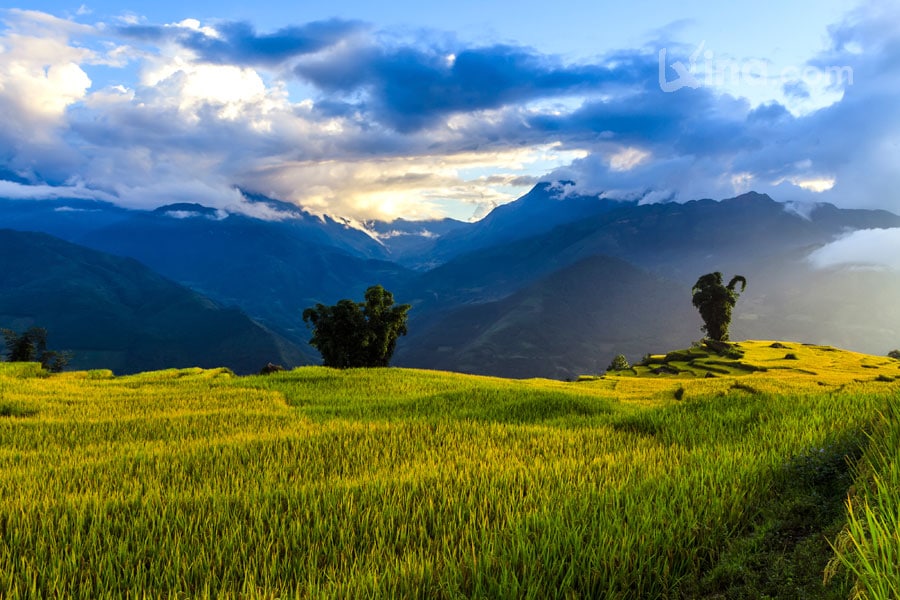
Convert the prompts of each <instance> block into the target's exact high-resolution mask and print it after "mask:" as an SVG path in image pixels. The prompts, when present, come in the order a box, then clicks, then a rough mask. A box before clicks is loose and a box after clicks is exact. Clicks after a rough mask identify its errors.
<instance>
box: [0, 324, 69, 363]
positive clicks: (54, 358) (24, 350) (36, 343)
mask: <svg viewBox="0 0 900 600" xmlns="http://www.w3.org/2000/svg"><path fill="white" fill-rule="evenodd" d="M0 332H2V333H3V338H4V341H5V344H6V360H7V361H8V362H39V363H41V367H43V368H44V369H47V370H48V371H51V372H53V373H59V372H60V371H62V370H63V369H64V368H65V367H66V365H67V364H69V361H70V360H71V358H72V355H71V354H70V353H69V352H56V351H53V350H47V330H46V329H44V328H43V327H32V328H30V329H28V330H27V331H25V333H22V334H21V335H20V334H17V333H16V332H15V331H13V330H12V329H3V330H0Z"/></svg>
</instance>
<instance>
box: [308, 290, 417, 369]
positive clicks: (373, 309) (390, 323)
mask: <svg viewBox="0 0 900 600" xmlns="http://www.w3.org/2000/svg"><path fill="white" fill-rule="evenodd" d="M365 300H366V301H365V302H364V303H357V302H354V301H352V300H341V301H340V302H338V303H337V304H335V305H334V306H326V305H324V304H316V306H315V307H313V308H307V309H306V310H304V311H303V321H304V322H305V323H306V324H307V325H308V326H311V327H312V329H313V336H312V339H310V340H309V343H310V345H311V346H313V347H314V348H316V349H317V350H318V351H319V353H320V354H321V355H322V362H323V364H324V365H325V366H326V367H336V368H338V369H346V368H350V367H386V366H388V363H389V362H390V360H391V357H392V356H393V355H394V349H395V348H396V347H397V338H398V337H400V336H401V335H406V333H407V328H406V321H407V313H408V312H409V309H410V308H411V306H410V305H409V304H397V305H395V304H394V295H393V294H391V293H390V292H389V291H387V290H386V289H384V288H383V287H381V286H380V285H374V286H372V287H370V288H369V289H367V290H366V294H365Z"/></svg>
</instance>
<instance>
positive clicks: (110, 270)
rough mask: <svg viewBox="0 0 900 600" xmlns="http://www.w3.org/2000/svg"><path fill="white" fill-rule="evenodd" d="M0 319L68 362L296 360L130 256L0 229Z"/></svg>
mask: <svg viewBox="0 0 900 600" xmlns="http://www.w3.org/2000/svg"><path fill="white" fill-rule="evenodd" d="M0 272H2V273H3V274H4V276H3V277H2V278H0V324H2V326H3V327H9V328H13V329H16V330H18V331H22V330H24V329H25V328H27V327H30V326H34V325H37V326H41V327H45V328H47V330H48V331H49V334H50V335H49V343H50V346H51V347H52V348H55V349H68V350H72V351H73V352H74V353H75V357H74V360H73V361H72V366H73V367H75V368H111V369H113V370H114V371H116V372H117V373H125V372H134V371H141V370H146V369H159V368H167V367H189V366H201V367H216V366H227V367H231V368H232V369H234V370H235V371H238V372H252V371H256V370H258V369H259V368H260V367H261V366H262V365H264V364H266V362H268V361H274V362H282V363H285V364H297V363H298V362H300V361H301V360H302V357H301V355H300V353H299V352H298V350H297V348H296V347H294V346H293V345H291V344H290V343H288V342H286V341H285V340H283V339H281V338H279V337H278V336H277V335H275V334H273V333H272V332H270V331H268V330H266V329H265V328H263V327H262V326H260V325H259V324H257V323H255V322H253V321H252V320H250V319H249V318H248V317H247V316H246V315H244V314H243V313H242V312H240V311H239V310H237V309H223V308H221V307H219V306H218V305H216V304H214V303H213V302H211V301H210V300H208V299H206V298H204V297H202V296H200V295H199V294H197V293H195V292H193V291H191V290H188V289H186V288H184V287H182V286H180V285H178V284H176V283H174V282H172V281H169V280H167V279H165V278H163V277H161V276H160V275H158V274H156V273H154V272H153V271H151V270H150V269H148V268H146V267H144V266H143V265H141V264H139V263H138V262H136V261H134V260H130V259H124V258H120V257H116V256H111V255H109V254H104V253H101V252H97V251H94V250H90V249H88V248H84V247H80V246H77V245H74V244H70V243H68V242H65V241H62V240H59V239H57V238H53V237H51V236H48V235H44V234H40V233H24V232H17V231H11V230H0Z"/></svg>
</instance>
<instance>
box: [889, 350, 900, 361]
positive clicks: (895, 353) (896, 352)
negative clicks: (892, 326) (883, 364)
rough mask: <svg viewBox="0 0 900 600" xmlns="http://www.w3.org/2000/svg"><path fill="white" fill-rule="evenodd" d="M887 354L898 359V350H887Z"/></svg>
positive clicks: (899, 353)
mask: <svg viewBox="0 0 900 600" xmlns="http://www.w3.org/2000/svg"><path fill="white" fill-rule="evenodd" d="M888 356H890V357H891V358H896V359H897V360H900V350H891V351H890V352H888Z"/></svg>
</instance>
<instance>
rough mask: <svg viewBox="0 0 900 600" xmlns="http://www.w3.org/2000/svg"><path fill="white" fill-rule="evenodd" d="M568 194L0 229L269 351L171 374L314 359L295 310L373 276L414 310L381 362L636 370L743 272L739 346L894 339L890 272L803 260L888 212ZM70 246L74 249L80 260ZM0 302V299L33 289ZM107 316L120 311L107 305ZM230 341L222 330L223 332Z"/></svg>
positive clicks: (32, 205) (165, 212) (515, 370)
mask: <svg viewBox="0 0 900 600" xmlns="http://www.w3.org/2000/svg"><path fill="white" fill-rule="evenodd" d="M574 189H575V186H573V185H572V183H571V182H555V183H542V184H538V185H537V186H535V188H534V189H532V190H531V191H530V192H529V193H528V194H526V195H524V196H523V197H522V198H520V199H519V200H517V201H515V202H512V203H510V204H507V205H503V206H500V207H498V208H496V209H495V210H494V211H493V212H491V213H490V214H489V215H488V216H487V217H485V218H484V219H482V220H481V221H478V222H475V223H464V222H460V221H454V220H451V219H445V220H442V221H418V222H415V221H402V220H398V221H394V222H392V223H384V222H371V223H365V224H363V226H362V227H359V226H356V225H355V224H352V223H349V222H343V221H341V220H336V219H331V218H327V217H321V218H320V217H318V216H314V215H311V214H309V213H307V212H306V211H304V210H302V209H299V208H297V207H296V206H294V205H292V204H288V203H284V202H279V201H277V200H273V199H270V198H266V197H264V196H260V195H253V194H246V193H245V194H244V199H245V205H244V206H243V207H242V209H241V210H235V211H231V210H221V209H213V208H209V207H205V206H202V205H199V204H192V203H177V204H168V205H164V206H161V207H160V208H157V209H155V210H153V211H138V210H128V209H124V208H121V207H117V206H115V205H112V204H107V203H103V202H96V201H85V200H75V199H52V200H39V201H33V200H2V199H0V227H5V228H9V229H15V230H20V231H39V232H43V233H45V234H50V235H52V236H56V237H58V238H62V239H64V240H66V241H67V242H69V243H70V244H78V245H79V246H82V247H87V248H90V249H92V250H94V251H99V252H102V253H105V254H104V255H103V256H109V255H115V256H121V257H127V258H130V259H135V260H136V261H139V263H140V264H138V263H137V262H134V261H129V262H127V264H125V263H123V264H121V265H119V268H121V269H123V273H124V272H125V271H134V272H140V273H143V274H147V273H149V272H155V274H158V275H156V276H157V277H158V279H159V281H167V283H169V284H171V285H176V284H177V285H178V286H181V288H182V289H184V288H189V289H190V293H192V294H194V297H195V298H197V299H202V302H206V303H207V306H215V307H216V310H218V311H225V312H228V311H231V312H230V313H229V314H231V315H232V318H238V315H239V316H240V318H241V319H246V323H249V325H248V324H245V325H242V327H250V328H255V329H254V331H257V332H259V333H260V339H266V340H267V341H266V342H265V344H262V346H260V349H259V350H258V352H257V351H256V350H254V351H253V352H252V354H254V359H255V362H254V361H253V360H249V359H247V358H241V359H240V360H238V357H237V355H235V358H234V359H232V358H230V357H229V356H227V352H225V354H215V353H210V352H209V351H208V350H207V351H206V353H205V354H204V355H203V356H202V357H201V355H200V352H199V349H197V348H193V349H190V348H189V346H187V345H184V346H183V347H184V348H185V353H186V354H185V355H183V356H181V357H179V359H178V360H179V361H181V362H182V363H183V362H184V361H185V360H188V362H190V360H189V359H190V358H192V357H194V356H196V359H195V360H196V361H197V364H200V362H199V361H200V359H201V358H203V360H206V358H208V357H210V356H216V357H221V358H219V360H220V363H219V364H222V365H224V366H233V365H241V366H240V368H241V369H244V370H247V369H250V368H252V367H254V366H255V365H260V366H261V365H262V364H265V362H267V361H270V360H273V359H277V360H280V361H283V362H285V363H286V364H299V363H315V362H317V361H318V355H317V354H316V353H315V352H314V351H313V349H312V348H311V347H309V346H308V344H307V341H308V339H309V336H310V332H309V330H308V329H307V328H306V327H305V326H304V324H303V323H302V320H301V319H300V315H301V313H302V311H303V309H304V308H307V307H309V306H311V305H313V304H315V303H316V302H324V303H334V302H336V301H337V300H339V299H341V298H354V299H361V297H362V293H363V291H364V290H365V289H366V287H368V286H369V285H372V284H375V283H380V284H382V285H383V286H385V287H386V288H387V289H389V290H391V291H392V292H394V295H395V297H396V298H397V299H398V301H400V302H409V303H411V304H412V305H413V310H412V311H411V313H410V327H409V329H410V333H409V335H408V336H407V337H406V338H403V339H401V341H400V343H399V344H398V350H397V354H396V357H395V361H394V364H397V365H401V366H416V367H426V368H438V369H447V370H457V371H464V372H472V373H483V374H491V375H502V376H512V377H534V376H543V377H554V378H569V377H574V376H577V375H578V374H582V373H596V372H598V371H602V370H603V369H604V368H605V367H606V365H607V364H609V362H610V360H611V358H612V357H613V356H614V355H616V354H618V353H624V354H625V355H626V356H627V357H628V358H629V359H630V360H638V359H640V358H641V356H643V355H644V354H645V353H648V352H655V351H658V350H660V349H666V348H671V347H677V346H681V345H685V344H687V343H690V341H691V340H694V339H699V338H700V337H701V335H702V333H701V332H700V325H701V322H700V319H699V316H697V314H696V311H695V310H694V309H693V307H692V306H691V303H690V288H691V286H692V284H693V283H694V281H696V279H697V277H698V276H699V275H702V274H704V273H707V272H710V271H722V272H724V274H725V276H726V277H730V275H732V274H735V273H739V274H742V275H744V276H746V277H747V279H748V282H749V285H748V287H747V290H746V292H745V293H744V294H743V296H742V297H741V299H740V301H739V303H738V306H737V308H736V310H735V321H734V324H733V327H732V331H733V336H734V337H736V338H744V337H755V338H763V339H765V338H769V337H779V338H780V337H791V338H793V339H798V340H801V341H809V342H815V343H833V344H837V345H841V346H843V347H847V348H851V349H856V350H860V351H865V352H872V353H884V352H886V351H888V350H889V349H891V348H893V347H896V346H897V345H898V343H900V310H898V308H896V302H895V299H896V298H897V297H898V294H897V292H900V277H898V275H897V274H896V273H894V272H891V271H875V270H865V269H863V270H861V269H846V268H830V269H816V268H814V266H813V265H812V263H811V262H810V261H809V259H808V257H809V255H810V254H811V253H812V252H813V251H815V250H816V249H818V248H820V247H822V246H824V245H825V244H828V243H830V242H832V241H834V240H835V239H836V238H838V237H839V236H841V235H845V234H846V233H847V232H850V231H855V230H861V229H875V228H887V227H900V217H898V216H897V215H894V214H892V213H889V212H886V211H875V210H846V209H840V208H837V207H834V206H832V205H828V204H822V205H816V206H811V207H806V208H807V210H798V209H797V207H796V206H795V205H792V204H785V203H780V202H776V201H775V200H773V199H772V198H770V197H768V196H766V195H762V194H756V193H752V192H751V193H747V194H744V195H741V196H738V197H736V198H731V199H725V200H721V201H714V200H711V199H704V200H696V201H691V202H686V203H675V202H667V203H657V204H642V203H640V202H637V201H619V200H615V199H611V198H607V197H605V196H603V195H583V194H578V193H575V192H573V190H574ZM48 239H49V238H46V236H45V237H43V238H41V240H42V241H41V243H40V244H38V245H39V246H40V245H42V244H43V245H46V244H48V243H49V242H48V241H47V240H48ZM67 247H68V246H67ZM73 248H75V246H72V247H71V248H70V249H69V251H68V252H71V253H73V254H76V255H77V254H78V252H79V251H76V250H74V249H73ZM59 252H60V253H62V254H66V253H64V252H63V251H62V250H59ZM15 256H16V257H20V256H23V255H22V254H21V253H19V252H17V253H16V255H15ZM92 256H93V255H92ZM97 256H100V255H97ZM79 260H81V263H80V264H87V263H90V260H89V259H88V258H85V257H84V256H81V257H80V258H79ZM91 260H100V259H99V258H97V257H96V256H95V257H94V259H91ZM104 260H107V261H108V260H111V259H109V258H106V259H104ZM7 262H11V263H15V262H16V261H15V260H11V261H9V260H8V261H7ZM12 267H14V264H13V265H10V266H8V267H7V268H12ZM123 277H124V275H123ZM142 277H143V276H142ZM139 279H141V278H139ZM141 280H142V281H143V279H141ZM42 282H43V283H42V286H44V287H42V288H40V290H37V289H36V290H35V291H34V292H33V293H34V294H39V293H44V294H46V293H49V290H50V289H51V288H52V286H53V285H58V286H59V288H60V289H68V288H66V286H69V287H71V286H73V285H75V284H76V283H79V282H80V284H81V287H82V288H84V289H86V290H87V289H94V288H97V286H99V285H100V284H99V283H98V282H97V281H96V279H92V278H91V276H89V275H88V273H86V272H85V273H82V272H80V271H73V272H70V273H63V272H54V275H52V276H51V275H49V274H48V275H47V276H46V277H44V278H43V279H42ZM107 283H108V282H107ZM147 283H148V284H149V280H148V281H147ZM157 283H158V281H157ZM132 285H135V286H136V285H138V283H133V284H132ZM141 285H143V284H141ZM24 289H25V288H22V290H24ZM2 290H3V291H2V292H0V300H3V299H4V298H5V297H6V296H7V295H15V294H18V296H17V297H19V298H20V300H21V299H22V298H24V297H25V296H26V295H27V294H26V292H25V291H22V290H20V289H19V288H16V289H15V290H11V289H10V288H8V287H4V288H2ZM66 293H72V292H66ZM107 297H109V295H108V294H107ZM23 301H24V300H23ZM198 301H199V300H198ZM202 302H201V303H202ZM173 306H174V304H173ZM80 310H84V308H79V309H78V310H76V311H74V312H75V313H77V312H78V311H80ZM106 311H109V312H115V309H114V307H113V306H112V305H111V304H110V305H103V310H102V311H101V312H106ZM69 312H73V311H69ZM7 314H8V313H7V312H5V311H4V310H0V326H9V325H8V323H9V319H8V318H7V317H6V316H4V315H7ZM9 314H12V313H9ZM135 314H140V312H138V313H135ZM45 318H46V319H48V320H47V321H46V322H41V323H40V324H41V325H44V326H46V327H47V328H48V329H50V330H51V343H52V345H57V346H62V344H57V343H55V342H54V339H55V337H54V336H56V335H58V336H60V337H62V338H63V339H65V340H66V341H67V342H69V345H70V346H71V347H72V349H77V348H83V347H87V346H85V345H84V344H80V342H79V339H80V338H81V337H84V336H87V335H88V334H87V331H86V330H87V329H89V328H88V327H80V328H76V327H73V326H72V325H70V324H67V323H64V322H54V323H51V322H50V320H49V318H50V313H47V314H46V315H45ZM169 318H171V316H170V317H169ZM4 319H5V320H4ZM37 319H38V317H37V316H35V317H34V318H33V320H35V321H37ZM142 321H144V322H142ZM94 323H95V325H94V328H95V329H99V330H101V331H102V330H104V329H108V328H109V326H108V325H107V324H105V322H103V321H102V320H96V319H95V320H94ZM139 323H140V325H141V326H142V327H143V328H144V329H143V331H145V332H149V331H157V329H156V328H159V330H164V329H165V324H164V319H163V320H162V321H151V320H142V319H141V318H137V317H136V320H135V322H134V323H133V326H134V327H136V328H138V329H140V328H139V327H137V326H138V324H139ZM118 327H119V329H120V330H124V326H122V325H119V326H118ZM229 327H231V326H229ZM235 327H236V325H235ZM213 329H216V328H213ZM57 330H58V331H57ZM226 330H227V328H226V327H224V326H222V327H221V328H219V329H216V332H217V335H219V336H220V337H221V336H222V335H226V334H225V333H223V332H225V331H226ZM235 331H243V330H241V329H240V328H237V329H235ZM212 333H213V331H212V330H208V331H207V333H206V334H199V335H200V338H198V339H208V340H209V341H210V342H211V344H212V347H217V348H225V347H226V346H227V343H226V341H225V340H224V338H222V339H219V338H216V339H217V340H218V341H215V340H214V339H213V338H215V337H216V336H214V335H212ZM96 334H97V332H96V331H95V332H94V335H96ZM66 336H68V337H66ZM135 339H136V340H137V339H138V338H135ZM76 342H79V343H76ZM92 343H93V345H94V346H95V347H96V348H97V349H99V348H100V346H102V344H98V343H97V342H92ZM137 343H138V342H135V344H137ZM172 343H174V342H172ZM223 344H224V346H223ZM267 344H268V345H267ZM263 347H265V349H263ZM275 348H278V349H279V350H278V351H275V350H274V349H275ZM242 350H243V349H242ZM247 350H248V352H249V347H248V348H247ZM110 352H113V351H110ZM119 352H121V350H119ZM223 352H224V350H223ZM248 352H245V353H244V355H246V354H247V353H248ZM76 354H78V353H77V352H76ZM138 354H139V353H138ZM264 354H265V356H264ZM104 356H112V355H104V354H103V353H102V352H100V351H99V350H97V351H96V352H94V353H85V354H84V355H83V358H82V359H81V360H82V362H81V363H80V364H82V365H88V366H107V367H111V368H119V369H127V370H132V369H144V368H156V367H157V366H161V365H160V363H159V361H156V362H152V361H150V360H149V359H143V358H140V357H139V356H137V355H135V357H133V358H129V359H128V360H124V359H123V360H124V362H119V363H116V365H113V364H101V363H103V360H102V358H103V357H104ZM117 356H118V355H117ZM270 356H271V357H273V358H270ZM256 357H258V358H256ZM142 361H143V362H142ZM251 363H252V364H251ZM204 364H208V363H204ZM117 365H127V366H117ZM165 366H175V365H174V364H173V365H165ZM233 368H234V367H233ZM256 368H258V367H256Z"/></svg>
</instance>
